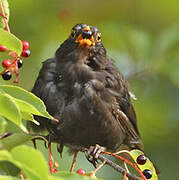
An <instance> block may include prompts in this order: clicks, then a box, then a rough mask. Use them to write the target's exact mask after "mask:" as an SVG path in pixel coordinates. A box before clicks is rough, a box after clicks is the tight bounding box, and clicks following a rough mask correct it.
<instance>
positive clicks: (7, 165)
mask: <svg viewBox="0 0 179 180" xmlns="http://www.w3.org/2000/svg"><path fill="white" fill-rule="evenodd" d="M0 171H1V172H5V173H6V174H7V175H11V176H17V175H18V174H19V172H20V169H19V168H18V167H17V166H15V165H14V164H13V163H12V162H8V161H0Z"/></svg>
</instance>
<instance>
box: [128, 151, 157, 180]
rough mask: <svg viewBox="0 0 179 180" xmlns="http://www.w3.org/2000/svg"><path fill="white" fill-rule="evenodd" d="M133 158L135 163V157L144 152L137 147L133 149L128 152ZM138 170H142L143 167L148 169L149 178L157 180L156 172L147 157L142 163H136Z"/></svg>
mask: <svg viewBox="0 0 179 180" xmlns="http://www.w3.org/2000/svg"><path fill="white" fill-rule="evenodd" d="M128 153H129V154H130V156H131V157H132V158H133V160H134V161H135V162H136V163H137V161H136V160H137V157H138V156H140V155H144V153H143V152H142V151H140V150H138V149H134V150H131V151H129V152H128ZM137 165H138V167H139V168H140V170H142V171H144V170H145V169H149V170H150V171H151V172H152V178H150V180H158V176H157V174H156V171H155V168H154V166H153V164H152V162H151V161H150V160H149V159H148V158H147V161H146V163H145V164H144V165H140V164H137Z"/></svg>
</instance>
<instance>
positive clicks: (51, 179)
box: [48, 175, 65, 180]
mask: <svg viewBox="0 0 179 180" xmlns="http://www.w3.org/2000/svg"><path fill="white" fill-rule="evenodd" d="M48 180H65V178H59V177H55V176H50V175H49V176H48Z"/></svg>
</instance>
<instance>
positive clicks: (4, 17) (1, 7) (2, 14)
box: [0, 0, 10, 33]
mask: <svg viewBox="0 0 179 180" xmlns="http://www.w3.org/2000/svg"><path fill="white" fill-rule="evenodd" d="M0 11H1V16H2V17H3V20H4V24H5V26H6V30H7V32H9V33H10V28H9V25H8V22H7V18H6V15H5V12H4V8H3V5H2V1H1V0H0Z"/></svg>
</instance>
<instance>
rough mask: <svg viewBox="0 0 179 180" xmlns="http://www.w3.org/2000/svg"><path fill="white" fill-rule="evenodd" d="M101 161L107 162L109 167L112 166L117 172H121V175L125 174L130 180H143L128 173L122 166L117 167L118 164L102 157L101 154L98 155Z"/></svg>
mask: <svg viewBox="0 0 179 180" xmlns="http://www.w3.org/2000/svg"><path fill="white" fill-rule="evenodd" d="M97 159H99V160H101V161H106V164H108V165H109V166H111V167H112V168H114V169H115V170H116V171H118V172H120V173H121V174H125V173H126V176H127V177H128V178H129V179H130V180H141V178H139V177H138V176H136V175H134V174H131V173H127V172H126V170H125V169H124V168H122V167H121V166H119V165H117V164H116V163H114V162H113V161H111V160H109V159H107V158H105V157H104V156H102V155H101V154H99V155H98V158H97Z"/></svg>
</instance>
